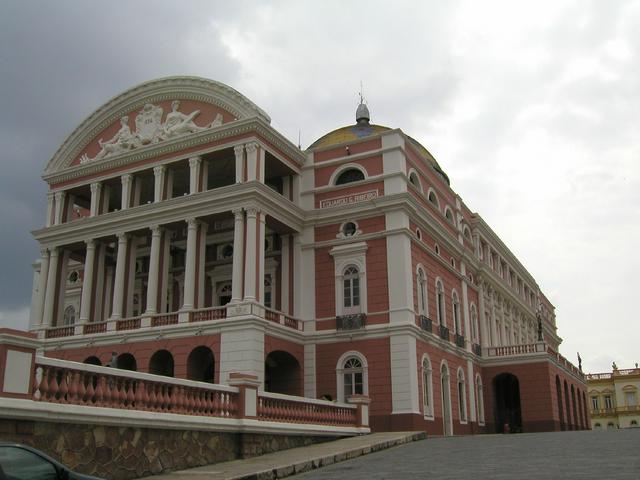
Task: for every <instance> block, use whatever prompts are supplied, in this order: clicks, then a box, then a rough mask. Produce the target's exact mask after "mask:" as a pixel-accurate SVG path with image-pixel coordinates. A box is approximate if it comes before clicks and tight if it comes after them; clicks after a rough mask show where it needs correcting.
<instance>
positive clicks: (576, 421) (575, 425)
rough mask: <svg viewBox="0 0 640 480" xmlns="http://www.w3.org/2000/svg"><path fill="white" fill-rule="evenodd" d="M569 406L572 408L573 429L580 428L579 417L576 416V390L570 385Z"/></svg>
mask: <svg viewBox="0 0 640 480" xmlns="http://www.w3.org/2000/svg"><path fill="white" fill-rule="evenodd" d="M571 408H572V409H573V429H574V430H578V429H579V428H580V419H579V418H578V408H577V406H576V391H575V389H574V388H573V385H571Z"/></svg>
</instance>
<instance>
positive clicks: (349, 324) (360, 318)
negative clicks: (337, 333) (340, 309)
mask: <svg viewBox="0 0 640 480" xmlns="http://www.w3.org/2000/svg"><path fill="white" fill-rule="evenodd" d="M366 320H367V314H366V313H354V314H351V315H340V316H337V317H336V330H358V329H361V328H364V326H365V324H366Z"/></svg>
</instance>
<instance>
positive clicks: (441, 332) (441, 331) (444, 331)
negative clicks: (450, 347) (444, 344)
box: [438, 325, 449, 341]
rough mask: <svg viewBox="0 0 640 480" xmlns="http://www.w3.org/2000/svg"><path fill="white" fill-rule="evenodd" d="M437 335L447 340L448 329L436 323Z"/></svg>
mask: <svg viewBox="0 0 640 480" xmlns="http://www.w3.org/2000/svg"><path fill="white" fill-rule="evenodd" d="M438 335H440V338H442V339H443V340H446V341H449V329H448V328H447V327H445V326H444V325H438Z"/></svg>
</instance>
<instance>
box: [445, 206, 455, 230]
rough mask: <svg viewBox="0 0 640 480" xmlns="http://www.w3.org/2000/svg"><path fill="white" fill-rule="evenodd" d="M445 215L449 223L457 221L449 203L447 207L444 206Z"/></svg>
mask: <svg viewBox="0 0 640 480" xmlns="http://www.w3.org/2000/svg"><path fill="white" fill-rule="evenodd" d="M444 217H445V218H446V219H447V220H448V221H449V223H451V224H452V225H453V224H454V223H455V222H454V220H453V212H452V211H451V209H450V208H449V206H448V205H447V206H446V207H444Z"/></svg>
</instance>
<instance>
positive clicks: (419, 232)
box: [416, 228, 422, 240]
mask: <svg viewBox="0 0 640 480" xmlns="http://www.w3.org/2000/svg"><path fill="white" fill-rule="evenodd" d="M416 237H418V240H422V232H421V231H420V229H419V228H416Z"/></svg>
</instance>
